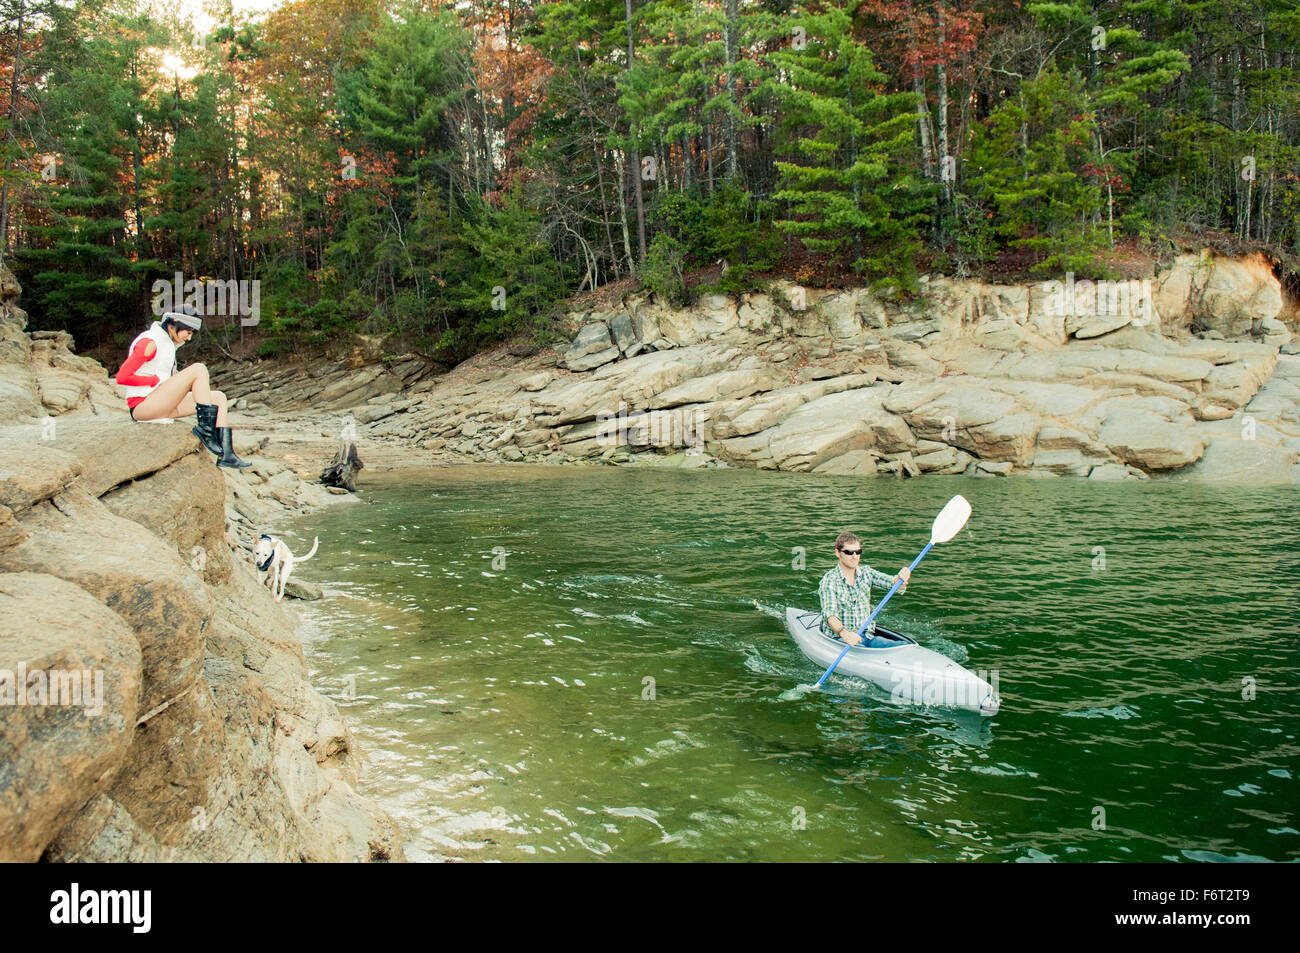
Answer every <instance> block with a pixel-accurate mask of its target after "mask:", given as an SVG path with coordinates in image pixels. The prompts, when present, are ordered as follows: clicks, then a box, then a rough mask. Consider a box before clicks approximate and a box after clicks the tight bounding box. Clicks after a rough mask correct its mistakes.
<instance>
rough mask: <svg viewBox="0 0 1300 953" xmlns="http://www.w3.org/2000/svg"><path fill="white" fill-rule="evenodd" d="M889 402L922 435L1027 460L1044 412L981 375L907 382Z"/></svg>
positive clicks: (985, 454)
mask: <svg viewBox="0 0 1300 953" xmlns="http://www.w3.org/2000/svg"><path fill="white" fill-rule="evenodd" d="M884 406H885V409H886V410H889V411H891V412H893V413H895V414H900V415H902V417H903V418H904V419H905V420H906V421H907V423H908V424H909V425H910V426H911V428H912V430H913V431H914V432H915V433H916V435H917V436H918V437H925V438H926V439H929V440H937V441H941V442H943V443H947V444H950V445H952V446H956V447H960V448H962V449H963V450H967V451H969V452H970V453H972V454H974V455H975V456H977V457H979V458H980V459H982V460H990V461H992V460H1002V461H1009V462H1012V463H1019V464H1023V463H1027V462H1028V460H1029V457H1030V455H1031V454H1032V452H1033V449H1034V442H1035V438H1036V437H1037V435H1038V427H1039V424H1040V417H1039V415H1038V414H1036V413H1033V412H1031V411H1029V410H1028V409H1026V408H1025V407H1024V406H1023V405H1022V404H1021V403H1020V402H1019V401H1017V400H1016V399H1015V398H1014V397H1012V396H1010V395H1008V394H1002V393H998V392H997V391H993V390H990V389H989V388H988V387H987V386H985V384H984V383H983V382H981V381H978V380H975V379H971V378H964V379H963V378H952V379H950V380H943V381H925V382H918V383H909V384H902V385H900V386H899V387H897V388H895V389H894V391H893V392H892V393H891V394H890V395H889V396H888V397H887V398H886V399H885V402H884Z"/></svg>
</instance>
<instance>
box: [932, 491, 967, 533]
mask: <svg viewBox="0 0 1300 953" xmlns="http://www.w3.org/2000/svg"><path fill="white" fill-rule="evenodd" d="M968 519H970V503H968V502H967V501H966V497H964V496H962V495H961V494H960V493H959V494H957V495H956V496H954V497H953V498H952V499H951V500H949V501H948V504H947V505H946V506H945V507H944V508H943V509H941V510H940V511H939V515H938V516H936V517H935V518H934V526H933V527H931V528H930V542H932V543H946V542H948V540H950V539H952V538H953V537H954V536H956V535H957V534H958V533H960V532H961V528H962V527H963V526H965V525H966V521H967V520H968Z"/></svg>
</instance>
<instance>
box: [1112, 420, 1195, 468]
mask: <svg viewBox="0 0 1300 953" xmlns="http://www.w3.org/2000/svg"><path fill="white" fill-rule="evenodd" d="M1099 438H1100V440H1101V442H1102V443H1104V444H1105V445H1106V446H1107V447H1108V448H1109V450H1110V452H1111V453H1112V454H1114V455H1115V456H1116V457H1117V458H1118V459H1120V460H1122V461H1123V462H1125V463H1127V464H1130V465H1132V466H1135V467H1138V468H1140V469H1142V470H1144V471H1147V472H1150V471H1153V470H1176V469H1177V468H1179V467H1185V466H1187V465H1188V464H1190V463H1194V462H1195V461H1197V460H1198V459H1200V456H1201V454H1202V453H1203V452H1204V451H1205V443H1206V438H1205V436H1204V435H1203V434H1202V433H1200V432H1199V431H1198V430H1196V429H1195V428H1193V427H1191V426H1187V425H1185V424H1177V423H1171V422H1170V421H1169V420H1168V419H1166V418H1165V417H1162V416H1160V415H1159V414H1156V413H1153V412H1151V411H1150V410H1141V409H1117V410H1115V411H1112V412H1111V413H1109V414H1108V415H1107V417H1106V420H1105V422H1104V423H1103V424H1102V427H1101V433H1100V434H1099Z"/></svg>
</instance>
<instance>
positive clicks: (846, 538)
mask: <svg viewBox="0 0 1300 953" xmlns="http://www.w3.org/2000/svg"><path fill="white" fill-rule="evenodd" d="M860 542H862V540H860V539H858V538H857V537H856V536H854V535H853V534H852V533H840V535H838V536H836V537H835V548H836V550H840V549H843V548H844V544H845V543H860Z"/></svg>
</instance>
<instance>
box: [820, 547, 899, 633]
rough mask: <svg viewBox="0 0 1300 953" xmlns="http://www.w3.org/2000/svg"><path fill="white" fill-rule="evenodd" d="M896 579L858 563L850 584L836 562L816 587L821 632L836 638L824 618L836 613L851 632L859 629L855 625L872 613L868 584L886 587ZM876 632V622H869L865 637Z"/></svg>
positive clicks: (891, 584) (878, 587) (858, 624)
mask: <svg viewBox="0 0 1300 953" xmlns="http://www.w3.org/2000/svg"><path fill="white" fill-rule="evenodd" d="M896 578H898V577H897V576H886V575H885V574H884V573H883V572H876V570H874V569H872V568H871V567H870V566H858V574H857V576H856V578H855V581H854V584H853V585H851V586H850V585H849V581H848V580H847V579H845V578H844V573H843V572H842V571H841V570H840V566H839V563H836V564H835V565H834V566H832V567H831V568H830V570H829V571H828V572H827V573H826V575H824V576H822V581H821V582H820V583H819V584H818V586H817V595H818V596H820V597H821V600H822V632H824V633H825V634H826V635H829V636H830V637H831V638H833V639H835V638H839V636H837V635H836V634H835V632H834V631H833V630H832V629H831V627H830V624H829V623H828V622H827V621H826V620H827V619H829V618H830V617H831V616H838V617H839V620H840V621H841V622H843V623H844V625H845V627H846V628H847V629H848V630H849V631H850V632H856V631H858V626H860V625H862V623H864V622H866V621H867V618H868V617H869V616H870V615H871V587H872V586H875V587H876V588H877V589H889V588H890V587H891V586H893V584H894V580H895V579H896ZM875 631H876V623H875V622H872V623H871V625H870V626H869V627H868V629H867V632H866V636H867V637H870V636H871V634H872V633H873V632H875Z"/></svg>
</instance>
